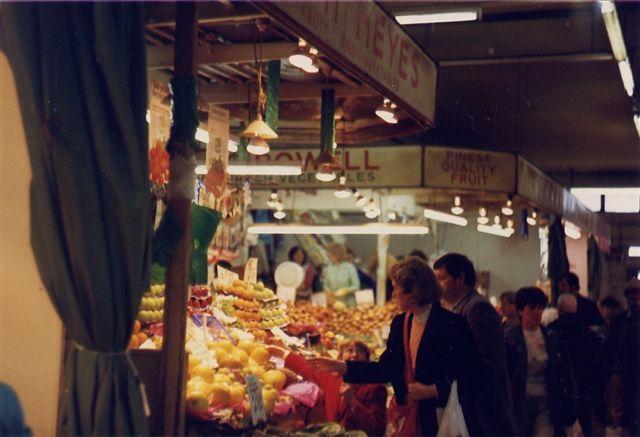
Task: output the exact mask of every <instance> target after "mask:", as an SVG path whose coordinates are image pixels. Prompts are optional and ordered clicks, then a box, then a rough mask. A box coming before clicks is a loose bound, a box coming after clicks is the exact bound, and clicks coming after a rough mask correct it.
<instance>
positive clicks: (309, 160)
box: [296, 151, 318, 172]
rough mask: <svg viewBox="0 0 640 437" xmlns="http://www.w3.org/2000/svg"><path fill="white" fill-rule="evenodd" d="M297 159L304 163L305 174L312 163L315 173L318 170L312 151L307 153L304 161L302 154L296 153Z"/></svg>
mask: <svg viewBox="0 0 640 437" xmlns="http://www.w3.org/2000/svg"><path fill="white" fill-rule="evenodd" d="M296 157H297V158H298V161H303V166H302V171H303V172H306V171H307V169H308V168H309V163H311V166H312V167H313V170H314V171H316V170H317V169H318V167H317V166H316V163H315V157H314V156H313V152H311V151H309V152H307V155H306V156H305V158H304V160H303V159H302V155H300V152H296Z"/></svg>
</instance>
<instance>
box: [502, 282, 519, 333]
mask: <svg viewBox="0 0 640 437" xmlns="http://www.w3.org/2000/svg"><path fill="white" fill-rule="evenodd" d="M500 315H501V316H502V326H503V327H507V326H511V325H517V324H519V323H520V320H519V319H518V311H517V310H516V293H515V292H513V291H505V292H503V293H501V294H500Z"/></svg>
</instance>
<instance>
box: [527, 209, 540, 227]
mask: <svg viewBox="0 0 640 437" xmlns="http://www.w3.org/2000/svg"><path fill="white" fill-rule="evenodd" d="M527 223H528V224H529V226H536V225H537V224H538V212H537V211H536V209H535V208H533V211H531V215H530V216H529V217H527Z"/></svg>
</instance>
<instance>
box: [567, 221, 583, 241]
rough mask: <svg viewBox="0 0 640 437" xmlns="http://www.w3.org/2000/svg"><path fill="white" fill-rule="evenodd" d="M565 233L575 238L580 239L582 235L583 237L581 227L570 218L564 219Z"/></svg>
mask: <svg viewBox="0 0 640 437" xmlns="http://www.w3.org/2000/svg"><path fill="white" fill-rule="evenodd" d="M564 234H565V235H566V236H567V237H569V238H573V239H574V240H579V239H580V237H582V234H581V233H580V228H579V227H577V226H576V225H574V224H573V223H571V222H570V221H568V220H565V221H564Z"/></svg>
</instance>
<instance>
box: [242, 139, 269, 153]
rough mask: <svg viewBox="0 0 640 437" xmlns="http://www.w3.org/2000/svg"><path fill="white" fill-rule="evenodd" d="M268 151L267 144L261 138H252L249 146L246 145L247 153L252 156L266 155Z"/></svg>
mask: <svg viewBox="0 0 640 437" xmlns="http://www.w3.org/2000/svg"><path fill="white" fill-rule="evenodd" d="M270 150H271V148H270V147H269V143H267V141H266V140H264V139H262V138H254V139H252V140H251V142H250V143H249V144H247V152H249V153H251V154H252V155H256V156H261V155H266V154H267V153H269V151H270Z"/></svg>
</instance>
